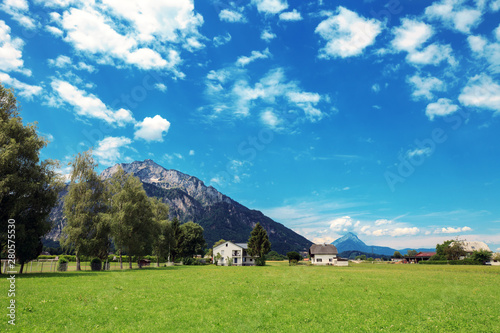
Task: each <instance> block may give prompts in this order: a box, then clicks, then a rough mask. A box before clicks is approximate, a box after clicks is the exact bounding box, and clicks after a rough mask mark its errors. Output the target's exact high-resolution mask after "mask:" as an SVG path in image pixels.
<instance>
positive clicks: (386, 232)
mask: <svg viewBox="0 0 500 333" xmlns="http://www.w3.org/2000/svg"><path fill="white" fill-rule="evenodd" d="M418 233H420V229H419V228H417V227H412V228H408V227H407V228H395V229H377V230H375V231H372V233H371V234H372V235H373V236H377V237H380V236H392V237H400V236H414V235H417V234H418Z"/></svg>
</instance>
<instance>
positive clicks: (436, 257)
mask: <svg viewBox="0 0 500 333" xmlns="http://www.w3.org/2000/svg"><path fill="white" fill-rule="evenodd" d="M429 260H431V261H443V260H446V256H445V255H444V254H443V255H441V254H437V253H436V254H435V255H433V256H432V257H430V258H429Z"/></svg>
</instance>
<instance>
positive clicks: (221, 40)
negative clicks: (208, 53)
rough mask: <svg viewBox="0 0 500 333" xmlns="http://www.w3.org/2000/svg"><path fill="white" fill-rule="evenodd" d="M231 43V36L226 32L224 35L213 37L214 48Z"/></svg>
mask: <svg viewBox="0 0 500 333" xmlns="http://www.w3.org/2000/svg"><path fill="white" fill-rule="evenodd" d="M230 41H231V35H230V34H229V33H228V32H227V33H226V34H225V35H220V36H215V37H214V39H213V42H214V46H215V47H219V46H222V45H224V44H227V43H229V42H230Z"/></svg>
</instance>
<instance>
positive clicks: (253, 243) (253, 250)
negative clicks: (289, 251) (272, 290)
mask: <svg viewBox="0 0 500 333" xmlns="http://www.w3.org/2000/svg"><path fill="white" fill-rule="evenodd" d="M270 249H271V242H270V241H269V237H268V236H267V232H266V230H265V229H264V228H262V226H261V225H260V223H257V224H256V225H255V227H254V228H253V230H252V233H251V234H250V238H249V239H248V253H249V254H250V255H251V256H257V257H258V258H256V259H255V264H256V265H257V266H264V265H265V264H266V257H265V254H266V253H268V252H269V250H270Z"/></svg>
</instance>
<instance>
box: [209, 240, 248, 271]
mask: <svg viewBox="0 0 500 333" xmlns="http://www.w3.org/2000/svg"><path fill="white" fill-rule="evenodd" d="M247 249H248V246H247V243H233V242H225V243H222V244H220V245H217V246H215V247H214V248H213V255H214V262H215V260H216V258H217V255H218V254H220V259H219V261H218V262H217V265H220V266H228V260H229V261H230V262H231V263H232V265H234V266H254V265H255V257H252V256H251V255H249V254H248V253H247Z"/></svg>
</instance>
